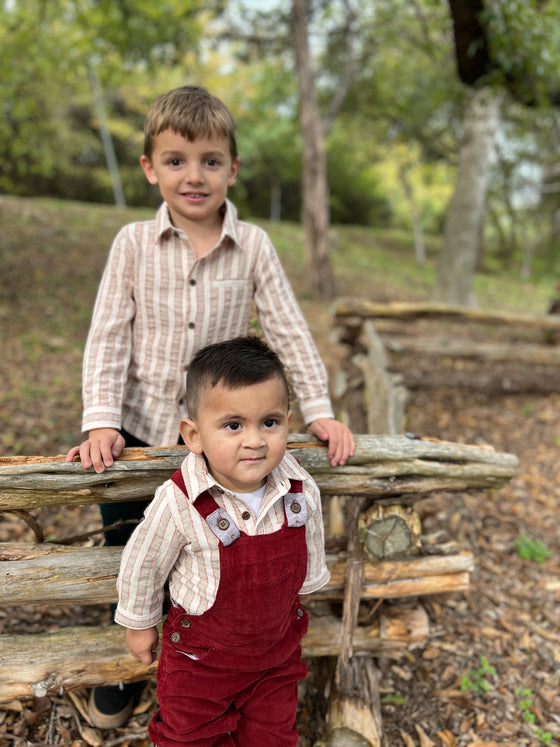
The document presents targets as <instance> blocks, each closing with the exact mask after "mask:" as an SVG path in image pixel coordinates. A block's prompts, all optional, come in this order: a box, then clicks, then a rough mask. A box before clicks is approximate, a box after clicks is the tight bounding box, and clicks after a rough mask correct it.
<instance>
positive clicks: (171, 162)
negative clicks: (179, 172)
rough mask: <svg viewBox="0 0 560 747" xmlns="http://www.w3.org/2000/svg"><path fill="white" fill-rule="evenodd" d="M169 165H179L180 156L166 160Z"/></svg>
mask: <svg viewBox="0 0 560 747" xmlns="http://www.w3.org/2000/svg"><path fill="white" fill-rule="evenodd" d="M168 163H169V165H170V166H173V167H175V168H176V167H177V166H180V165H181V163H182V162H181V159H180V158H170V159H169V161H168Z"/></svg>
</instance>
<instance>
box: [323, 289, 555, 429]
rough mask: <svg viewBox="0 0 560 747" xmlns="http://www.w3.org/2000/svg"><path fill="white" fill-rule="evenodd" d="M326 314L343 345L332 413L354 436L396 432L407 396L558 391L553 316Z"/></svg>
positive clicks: (381, 310) (413, 311)
mask: <svg viewBox="0 0 560 747" xmlns="http://www.w3.org/2000/svg"><path fill="white" fill-rule="evenodd" d="M332 311H333V317H334V324H335V329H336V334H337V337H338V339H339V341H340V342H342V343H344V344H345V346H346V355H345V357H344V359H343V360H342V361H341V369H340V371H338V372H337V382H338V393H337V409H338V410H340V411H342V412H346V416H347V419H348V420H349V422H350V424H351V426H352V427H353V429H354V430H356V431H357V432H363V431H365V432H367V433H388V434H398V433H402V432H403V430H404V411H405V404H406V400H407V396H408V391H409V390H415V389H446V388H449V387H454V388H458V389H461V390H466V391H483V392H486V393H492V394H497V395H504V394H512V393H521V392H531V393H534V394H538V393H541V394H548V393H550V392H558V391H560V376H558V370H559V368H560V315H558V314H513V313H507V312H499V311H485V310H482V309H469V308H465V307H462V306H461V307H455V306H449V305H446V304H436V303H373V302H370V301H360V300H354V299H347V300H345V299H339V300H337V301H336V302H335V304H334V306H333V310H332Z"/></svg>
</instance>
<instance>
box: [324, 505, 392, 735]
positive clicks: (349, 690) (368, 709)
mask: <svg viewBox="0 0 560 747" xmlns="http://www.w3.org/2000/svg"><path fill="white" fill-rule="evenodd" d="M360 509H361V506H360V504H359V503H354V505H353V506H352V507H351V509H350V511H349V516H348V534H347V536H348V545H347V554H348V560H347V564H346V577H345V580H346V588H345V590H344V604H343V614H342V636H341V642H340V650H339V653H338V659H337V662H336V669H335V676H334V682H333V683H332V689H331V693H330V697H329V709H328V714H327V724H328V731H327V735H326V744H327V745H333V746H334V745H342V744H344V745H351V744H359V743H360V740H365V742H366V744H371V745H373V747H377V745H381V701H380V699H379V688H378V686H377V680H378V677H377V670H376V667H375V664H374V663H373V661H372V660H371V659H361V658H360V659H358V658H353V656H352V654H353V645H354V631H355V629H356V625H357V621H358V611H359V605H360V591H361V587H362V584H363V578H364V566H365V560H366V556H365V554H364V552H363V549H362V548H361V546H360V541H359V539H358V522H357V519H358V515H359V511H360Z"/></svg>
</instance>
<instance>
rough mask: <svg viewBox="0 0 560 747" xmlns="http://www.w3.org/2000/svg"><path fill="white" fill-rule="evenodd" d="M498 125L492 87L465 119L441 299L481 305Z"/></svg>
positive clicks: (441, 266)
mask: <svg viewBox="0 0 560 747" xmlns="http://www.w3.org/2000/svg"><path fill="white" fill-rule="evenodd" d="M498 124H499V103H498V98H497V97H496V95H495V94H494V92H493V91H491V90H490V89H489V88H481V89H479V90H477V91H476V92H475V93H474V95H473V98H472V100H471V103H470V106H469V107H468V110H467V113H466V115H465V127H464V132H463V139H462V142H461V147H460V153H459V167H458V170H457V183H456V185H455V192H454V194H453V197H452V199H451V204H450V206H449V211H448V214H447V221H446V225H445V233H444V245H443V248H442V251H441V255H440V258H439V263H438V267H437V276H436V282H435V287H434V297H435V299H436V300H438V301H444V302H447V303H454V304H458V305H461V306H474V305H475V300H474V295H473V293H472V281H473V277H474V273H475V269H476V263H477V258H478V248H479V237H480V227H481V225H482V221H483V217H484V211H485V204H486V190H487V185H488V177H489V173H490V166H491V162H492V154H493V150H494V142H495V138H496V131H497V129H498Z"/></svg>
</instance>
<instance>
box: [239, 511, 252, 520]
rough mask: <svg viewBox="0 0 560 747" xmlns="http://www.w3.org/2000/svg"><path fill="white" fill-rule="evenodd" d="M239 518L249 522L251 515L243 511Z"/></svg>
mask: <svg viewBox="0 0 560 747" xmlns="http://www.w3.org/2000/svg"><path fill="white" fill-rule="evenodd" d="M241 518H242V519H243V521H249V519H250V518H251V514H250V513H249V512H248V511H243V513H242V514H241Z"/></svg>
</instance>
